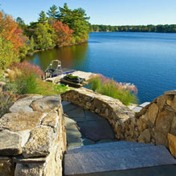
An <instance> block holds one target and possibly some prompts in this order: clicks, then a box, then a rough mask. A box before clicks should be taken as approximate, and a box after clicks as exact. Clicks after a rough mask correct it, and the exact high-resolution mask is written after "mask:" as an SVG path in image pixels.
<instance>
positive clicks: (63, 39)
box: [53, 20, 73, 47]
mask: <svg viewBox="0 0 176 176" xmlns="http://www.w3.org/2000/svg"><path fill="white" fill-rule="evenodd" d="M53 28H54V31H55V34H56V44H57V46H58V47H62V46H68V45H70V44H71V41H72V33H73V30H71V29H70V28H69V27H68V25H66V24H63V23H62V22H61V21H58V20H57V21H55V22H54V23H53Z"/></svg>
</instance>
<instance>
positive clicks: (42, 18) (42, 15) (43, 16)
mask: <svg viewBox="0 0 176 176" xmlns="http://www.w3.org/2000/svg"><path fill="white" fill-rule="evenodd" d="M47 21H48V18H47V16H46V13H45V12H44V11H41V12H40V14H39V19H38V22H39V23H46V22H47Z"/></svg>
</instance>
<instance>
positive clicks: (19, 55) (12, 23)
mask: <svg viewBox="0 0 176 176" xmlns="http://www.w3.org/2000/svg"><path fill="white" fill-rule="evenodd" d="M88 20H89V17H87V15H86V13H85V11H84V9H82V8H77V9H73V10H72V9H70V8H69V7H68V5H67V4H66V3H65V4H64V6H63V7H57V6H56V5H53V6H52V7H50V8H49V10H48V11H47V12H44V11H41V12H40V13H39V18H38V21H37V22H31V23H30V24H29V25H26V24H25V23H24V21H23V19H22V18H21V17H18V18H17V19H16V20H14V19H13V17H11V16H10V15H7V14H5V13H4V12H3V11H0V26H1V27H0V53H1V54H0V69H2V70H5V69H6V68H7V67H8V66H9V65H11V63H13V62H19V61H20V60H22V59H23V58H25V56H27V55H32V54H34V53H35V52H38V51H43V50H48V49H53V48H55V47H58V48H60V47H64V46H72V45H77V44H81V43H85V42H87V41H88V35H89V32H90V24H89V22H88Z"/></svg>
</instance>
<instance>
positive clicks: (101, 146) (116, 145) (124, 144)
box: [67, 141, 154, 154]
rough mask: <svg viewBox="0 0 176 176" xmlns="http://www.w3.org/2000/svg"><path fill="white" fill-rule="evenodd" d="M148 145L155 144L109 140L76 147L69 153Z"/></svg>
mask: <svg viewBox="0 0 176 176" xmlns="http://www.w3.org/2000/svg"><path fill="white" fill-rule="evenodd" d="M147 146H154V145H153V144H144V143H137V142H129V141H119V142H107V143H97V144H94V145H88V146H82V147H80V148H75V149H72V150H68V151H67V153H69V154H70V153H85V152H96V151H102V152H103V151H106V150H109V149H111V150H112V151H117V150H123V149H127V148H128V149H132V148H141V147H147Z"/></svg>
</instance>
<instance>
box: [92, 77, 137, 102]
mask: <svg viewBox="0 0 176 176" xmlns="http://www.w3.org/2000/svg"><path fill="white" fill-rule="evenodd" d="M89 85H90V88H91V89H92V90H94V91H96V92H98V93H100V94H103V95H107V96H110V97H112V98H115V99H119V100H120V101H121V102H122V103H123V104H124V105H129V104H131V103H137V96H136V93H137V88H136V87H135V86H134V85H132V84H125V83H123V84H122V83H118V82H115V81H114V80H112V79H109V78H105V77H103V76H102V75H99V76H97V77H94V78H92V79H91V80H90V81H89Z"/></svg>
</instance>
